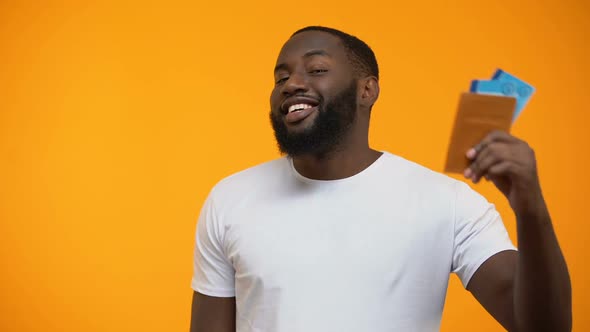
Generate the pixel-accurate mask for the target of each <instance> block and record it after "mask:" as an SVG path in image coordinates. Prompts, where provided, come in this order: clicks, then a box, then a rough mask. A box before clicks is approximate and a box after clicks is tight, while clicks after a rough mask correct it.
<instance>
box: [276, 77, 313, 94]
mask: <svg viewBox="0 0 590 332" xmlns="http://www.w3.org/2000/svg"><path fill="white" fill-rule="evenodd" d="M307 90H308V86H307V78H306V77H305V76H304V75H301V74H299V73H292V74H291V75H290V76H289V78H288V79H287V81H286V82H285V84H283V90H282V91H281V92H282V94H283V95H284V96H292V95H295V94H297V93H303V92H307Z"/></svg>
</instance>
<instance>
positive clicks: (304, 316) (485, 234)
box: [192, 152, 515, 332]
mask: <svg viewBox="0 0 590 332" xmlns="http://www.w3.org/2000/svg"><path fill="white" fill-rule="evenodd" d="M512 249H515V247H514V246H513V244H512V243H511V241H510V239H509V237H508V234H507V232H506V229H505V227H504V225H503V223H502V220H501V218H500V216H499V214H498V213H497V211H496V210H495V208H494V206H493V205H492V204H490V203H488V202H487V201H486V200H485V199H484V198H483V197H482V196H480V195H479V194H477V193H476V192H474V191H473V190H471V189H470V188H469V187H468V186H467V185H466V184H464V183H462V182H459V181H456V180H453V179H451V178H449V177H447V176H444V175H442V174H439V173H436V172H433V171H430V170H428V169H426V168H424V167H422V166H420V165H417V164H415V163H412V162H410V161H407V160H405V159H403V158H400V157H398V156H395V155H393V154H390V153H387V152H384V153H383V155H382V156H381V157H379V159H377V160H376V161H375V162H374V163H373V164H372V165H371V166H369V167H368V168H366V169H365V170H363V171H362V172H360V173H358V174H356V175H354V176H352V177H349V178H345V179H340V180H332V181H321V180H312V179H308V178H305V177H303V176H302V175H300V174H299V173H297V171H296V170H295V168H294V167H293V164H292V160H291V159H290V158H288V157H283V158H281V159H277V160H274V161H270V162H267V163H264V164H261V165H258V166H256V167H253V168H250V169H247V170H245V171H242V172H239V173H237V174H234V175H232V176H230V177H228V178H226V179H224V180H222V181H220V182H219V183H218V184H217V185H216V186H215V187H214V188H213V190H212V191H211V193H210V195H209V197H208V198H207V200H206V202H205V204H204V206H203V209H202V211H201V215H200V218H199V221H198V224H197V238H196V247H195V257H194V276H193V279H192V288H193V289H194V290H195V291H197V292H199V293H202V294H205V295H209V296H217V297H233V296H235V297H236V306H237V314H236V323H237V331H238V332H315V331H317V332H332V331H333V332H346V331H351V332H352V331H354V332H359V331H363V332H364V331H371V332H385V331H437V330H438V329H439V326H440V319H441V314H442V310H443V305H444V301H445V295H446V291H447V286H448V280H449V274H450V272H454V273H456V274H457V275H458V276H459V278H460V279H461V281H462V283H463V285H464V286H467V284H468V282H469V280H470V278H471V276H472V275H473V273H474V272H475V271H476V270H477V268H478V267H479V266H480V265H481V264H482V263H483V262H484V261H485V260H486V259H488V258H489V257H490V256H492V255H494V254H496V253H498V252H500V251H503V250H512Z"/></svg>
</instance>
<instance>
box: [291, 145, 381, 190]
mask: <svg viewBox="0 0 590 332" xmlns="http://www.w3.org/2000/svg"><path fill="white" fill-rule="evenodd" d="M354 136H356V135H349V136H348V137H346V138H347V139H344V140H343V141H342V142H341V143H342V144H340V145H339V146H338V147H337V148H335V149H332V150H331V151H330V152H328V153H325V154H321V155H314V154H310V155H302V156H296V157H293V166H294V167H295V169H296V170H297V172H299V174H301V175H303V176H305V177H306V178H310V179H315V180H337V179H343V178H347V177H351V176H353V175H355V174H358V173H360V172H362V171H363V170H364V169H366V168H367V167H369V166H370V165H371V164H372V163H373V162H375V160H377V159H378V158H379V157H380V156H381V155H382V152H379V151H376V150H373V149H371V148H370V147H369V142H368V135H363V136H362V137H364V138H365V139H363V140H358V139H356V140H352V139H351V138H352V137H354ZM356 137H358V136H356Z"/></svg>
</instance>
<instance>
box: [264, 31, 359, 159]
mask: <svg viewBox="0 0 590 332" xmlns="http://www.w3.org/2000/svg"><path fill="white" fill-rule="evenodd" d="M274 76H275V82H276V83H275V87H274V89H273V91H272V94H271V97H270V104H271V112H270V118H271V123H272V126H273V129H274V131H275V137H276V139H277V143H278V145H279V149H280V150H281V152H283V153H287V154H289V155H290V156H292V157H293V156H301V155H323V154H325V153H327V152H330V151H332V150H333V149H334V148H336V147H337V146H338V144H339V143H341V141H342V138H343V137H344V136H345V134H346V133H347V132H348V130H349V128H350V127H351V126H352V124H353V123H354V121H355V118H356V108H357V85H356V80H355V79H354V76H353V71H352V66H351V65H350V63H349V61H348V59H347V54H346V51H345V50H344V47H343V46H342V45H341V43H340V40H339V39H338V38H337V37H335V36H333V35H331V34H329V33H326V32H322V31H306V32H302V33H299V34H297V35H295V36H293V37H292V38H291V39H289V41H287V43H286V44H285V45H284V46H283V48H282V50H281V52H280V54H279V57H278V59H277V65H276V68H275V75H274Z"/></svg>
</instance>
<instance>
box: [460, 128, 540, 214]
mask: <svg viewBox="0 0 590 332" xmlns="http://www.w3.org/2000/svg"><path fill="white" fill-rule="evenodd" d="M467 158H469V159H470V160H471V165H470V166H469V168H467V169H466V170H465V173H464V175H465V177H467V178H469V179H471V180H472V181H473V183H477V182H479V180H480V179H481V178H482V177H484V178H486V179H487V180H490V181H492V182H493V183H494V185H496V187H497V188H498V189H499V190H500V191H501V192H502V193H503V194H504V196H506V198H507V199H508V201H509V202H510V206H511V207H512V209H513V210H514V212H515V213H516V214H517V215H523V214H531V213H537V212H538V211H539V209H540V208H542V209H544V207H545V203H544V201H543V195H542V193H541V186H540V184H539V177H538V175H537V162H536V160H535V153H534V151H533V150H532V149H531V148H530V147H529V145H528V144H527V143H526V142H524V141H522V140H520V139H518V138H516V137H514V136H511V135H510V134H507V133H505V132H502V131H494V132H492V133H491V134H489V135H488V136H487V137H486V138H484V139H483V140H482V141H481V142H480V143H479V144H478V145H476V146H475V147H473V148H472V149H470V150H469V151H467Z"/></svg>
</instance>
